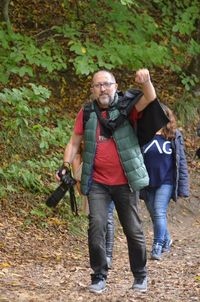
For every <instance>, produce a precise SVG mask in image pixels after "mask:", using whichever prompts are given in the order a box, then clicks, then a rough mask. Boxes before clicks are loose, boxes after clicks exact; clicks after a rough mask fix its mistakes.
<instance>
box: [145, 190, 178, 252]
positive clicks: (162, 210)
mask: <svg viewBox="0 0 200 302" xmlns="http://www.w3.org/2000/svg"><path fill="white" fill-rule="evenodd" d="M172 190H173V185H168V184H163V185H161V186H160V187H159V188H147V189H146V190H145V198H144V201H145V204H146V207H147V209H148V211H149V213H150V216H151V219H152V222H153V231H154V241H153V243H154V244H156V243H158V244H159V245H161V246H162V245H163V243H164V242H165V241H166V240H170V233H169V231H168V228H167V209H168V205H169V202H170V199H171V196H172Z"/></svg>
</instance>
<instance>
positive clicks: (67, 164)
mask: <svg viewBox="0 0 200 302" xmlns="http://www.w3.org/2000/svg"><path fill="white" fill-rule="evenodd" d="M63 167H65V168H68V169H70V168H71V165H70V163H69V162H68V161H64V162H63Z"/></svg>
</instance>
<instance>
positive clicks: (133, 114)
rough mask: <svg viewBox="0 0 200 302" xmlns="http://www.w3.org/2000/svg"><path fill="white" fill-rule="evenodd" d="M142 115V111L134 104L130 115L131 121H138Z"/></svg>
mask: <svg viewBox="0 0 200 302" xmlns="http://www.w3.org/2000/svg"><path fill="white" fill-rule="evenodd" d="M141 117H142V111H141V112H137V109H136V108H135V106H134V107H133V109H132V111H131V112H130V115H129V119H130V121H131V123H133V124H135V122H137V120H139V119H140V118H141Z"/></svg>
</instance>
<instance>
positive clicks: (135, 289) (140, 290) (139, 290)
mask: <svg viewBox="0 0 200 302" xmlns="http://www.w3.org/2000/svg"><path fill="white" fill-rule="evenodd" d="M132 289H133V290H134V291H135V292H138V293H146V292H147V288H145V289H140V288H134V287H133V288H132Z"/></svg>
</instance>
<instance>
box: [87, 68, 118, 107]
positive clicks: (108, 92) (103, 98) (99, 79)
mask: <svg viewBox="0 0 200 302" xmlns="http://www.w3.org/2000/svg"><path fill="white" fill-rule="evenodd" d="M116 90H117V84H116V83H115V79H114V78H113V77H112V75H111V74H110V73H108V72H106V71H99V72H97V73H96V74H95V75H94V77H93V82H92V87H91V92H92V96H93V99H95V100H97V102H98V104H99V106H100V107H101V108H107V107H109V104H111V103H112V101H113V100H114V96H115V92H116Z"/></svg>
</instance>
